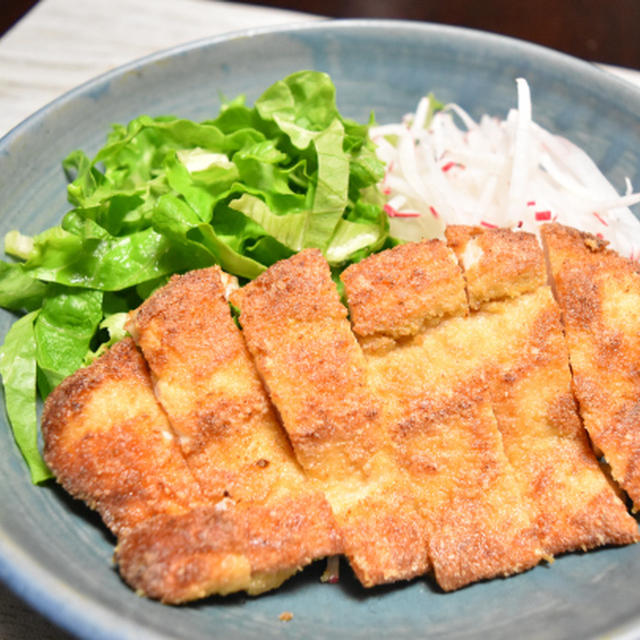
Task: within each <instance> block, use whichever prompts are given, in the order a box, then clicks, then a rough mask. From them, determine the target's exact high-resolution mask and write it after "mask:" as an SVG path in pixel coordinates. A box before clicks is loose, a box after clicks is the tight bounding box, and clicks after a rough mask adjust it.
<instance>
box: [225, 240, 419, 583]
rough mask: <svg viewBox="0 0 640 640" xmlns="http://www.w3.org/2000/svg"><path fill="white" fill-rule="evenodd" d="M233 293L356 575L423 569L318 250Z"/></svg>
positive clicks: (359, 361)
mask: <svg viewBox="0 0 640 640" xmlns="http://www.w3.org/2000/svg"><path fill="white" fill-rule="evenodd" d="M232 301H233V302H234V304H236V305H237V306H238V307H239V308H240V323H241V324H242V328H243V335H244V337H245V340H246V341H247V345H248V347H249V350H250V351H251V353H252V355H253V357H254V359H255V362H256V366H257V368H258V370H259V371H260V374H261V376H262V378H263V380H264V382H265V384H266V386H267V388H268V390H269V393H270V396H271V399H272V401H273V403H274V404H275V406H276V407H277V409H278V412H279V414H280V416H281V417H282V421H283V424H284V426H285V428H286V429H287V432H288V434H289V437H290V439H291V442H292V444H293V447H294V450H295V452H296V455H297V456H298V459H299V460H300V462H301V463H302V465H303V467H304V468H305V470H306V471H307V472H308V474H309V475H310V476H311V477H312V478H314V479H315V480H316V481H317V482H318V486H320V487H322V489H323V490H324V491H325V494H326V495H327V498H328V500H329V502H330V504H331V506H332V508H333V510H334V513H335V515H336V520H337V521H338V524H339V526H340V528H341V531H342V535H343V540H344V544H345V552H346V555H347V557H348V558H349V560H350V562H351V566H352V567H353V569H354V571H355V572H356V575H357V576H358V578H359V580H360V581H361V582H362V584H364V585H366V586H372V585H373V584H379V583H381V582H391V581H394V580H400V579H407V578H411V577H414V576H415V575H419V574H420V573H424V571H426V569H427V566H428V565H427V554H426V541H425V538H424V533H423V531H422V530H421V527H420V522H419V516H418V514H417V513H416V512H415V510H414V508H413V503H412V500H411V499H410V498H407V496H409V495H410V492H409V491H408V489H407V488H406V483H405V482H404V481H403V479H402V478H401V477H400V476H399V474H398V471H397V469H396V468H395V467H394V466H393V465H392V464H391V462H390V460H389V459H388V458H387V456H386V453H385V451H384V448H385V444H384V441H383V439H382V436H383V432H382V429H381V426H380V423H379V420H380V416H379V407H378V403H377V401H376V399H375V398H374V397H373V396H372V394H371V393H370V390H369V388H368V385H367V374H366V363H365V360H364V356H363V354H362V352H361V350H360V348H359V346H358V344H357V341H356V340H355V338H354V336H353V334H352V333H351V330H350V327H349V322H348V321H347V319H346V309H345V308H344V306H343V305H342V304H341V302H340V298H339V296H338V292H337V289H336V287H335V284H334V283H333V282H332V280H331V274H330V270H329V266H328V264H327V262H326V261H325V260H324V258H323V257H322V254H321V253H320V252H319V251H317V250H305V251H303V252H301V253H300V254H297V255H295V256H293V257H292V258H290V259H288V260H285V261H282V262H279V263H277V264H275V265H274V266H272V267H271V268H270V269H268V270H267V271H266V272H265V273H264V274H262V275H261V276H260V277H258V278H257V279H256V280H254V281H253V282H251V283H249V284H248V285H246V286H245V287H243V288H242V289H240V290H239V291H237V292H235V294H234V295H233V296H232ZM392 489H393V490H392Z"/></svg>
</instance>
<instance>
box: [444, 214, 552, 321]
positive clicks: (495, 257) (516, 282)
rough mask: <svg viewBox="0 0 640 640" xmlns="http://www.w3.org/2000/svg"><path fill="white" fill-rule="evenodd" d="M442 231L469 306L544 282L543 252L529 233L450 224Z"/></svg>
mask: <svg viewBox="0 0 640 640" xmlns="http://www.w3.org/2000/svg"><path fill="white" fill-rule="evenodd" d="M445 234H446V237H447V243H448V245H449V246H450V247H451V248H452V249H453V251H454V252H455V254H456V256H457V257H458V261H459V262H460V265H461V266H462V268H463V269H464V276H465V280H466V283H467V293H468V296H469V306H470V307H471V308H472V309H479V308H480V307H481V306H482V304H483V303H485V302H489V301H491V300H501V299H503V298H515V297H517V296H519V295H521V294H523V293H526V292H528V291H534V290H535V289H537V288H538V287H539V286H541V285H543V284H544V283H545V282H546V273H545V266H544V256H543V253H542V250H541V249H540V246H539V244H538V241H537V239H536V237H535V236H534V235H533V234H531V233H525V232H523V231H519V232H513V231H510V230H509V229H484V228H482V227H468V226H463V225H452V226H449V227H447V228H446V230H445Z"/></svg>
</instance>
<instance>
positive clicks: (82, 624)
mask: <svg viewBox="0 0 640 640" xmlns="http://www.w3.org/2000/svg"><path fill="white" fill-rule="evenodd" d="M353 28H355V29H401V30H402V31H405V32H412V33H415V34H422V36H423V37H425V38H428V37H432V36H434V35H438V36H441V35H444V34H453V35H455V37H462V38H465V39H466V40H467V41H468V42H476V43H477V42H487V41H489V42H491V43H492V44H495V45H498V46H500V47H511V48H515V49H516V50H517V52H518V53H519V54H522V55H525V56H530V57H531V58H537V59H539V60H541V61H542V63H544V62H545V61H551V62H552V63H553V65H554V66H557V65H560V67H561V68H562V69H563V70H571V71H573V72H574V73H578V74H580V75H582V76H586V77H590V78H591V79H593V80H594V81H599V82H605V83H607V84H611V83H613V84H615V85H617V89H618V90H619V91H621V92H622V93H623V94H626V95H627V96H628V97H629V98H630V99H632V100H637V101H638V103H639V104H640V88H638V87H636V86H634V85H632V84H631V83H629V82H627V81H625V80H624V79H622V78H619V77H617V76H615V75H613V74H611V73H609V72H608V71H606V70H605V69H602V68H600V67H598V66H597V65H596V64H595V63H592V62H588V61H586V60H583V59H580V58H578V57H575V56H572V55H571V54H567V53H564V52H561V51H558V50H555V49H552V48H550V47H547V46H545V45H540V44H536V43H533V42H529V41H525V40H521V39H518V38H515V37H513V36H507V35H503V34H499V33H494V32H491V31H485V30H478V29H472V28H469V27H462V26H456V25H446V24H440V23H432V22H424V21H412V20H402V19H381V18H341V19H333V18H322V17H320V18H319V19H316V20H306V21H293V22H292V21H288V22H284V23H281V24H275V25H267V26H264V27H251V28H246V29H236V30H233V31H229V32H226V33H224V34H219V35H213V36H205V37H202V38H198V39H195V40H190V41H187V42H184V43H182V44H178V45H174V46H171V47H167V48H165V49H161V50H159V51H155V52H153V53H150V54H147V55H144V56H141V57H138V58H135V59H133V60H131V61H129V62H127V63H124V64H121V65H118V66H116V67H114V68H113V69H109V70H108V71H105V72H103V73H100V74H98V75H96V76H95V77H92V78H90V79H89V80H87V81H85V82H83V83H81V84H79V85H77V86H75V87H73V88H71V89H70V90H68V91H66V92H64V93H62V94H61V95H60V96H58V97H56V98H55V99H53V100H51V101H50V102H48V103H46V104H45V105H43V106H41V107H40V108H38V109H37V110H36V111H34V112H33V113H32V114H30V115H29V116H28V117H26V118H25V119H24V120H22V121H21V122H19V123H18V124H16V125H15V126H13V127H12V128H11V129H10V130H9V131H7V132H6V133H5V134H4V135H3V136H2V137H1V138H0V153H2V152H3V150H4V149H5V148H6V147H8V146H10V145H11V144H12V143H13V142H14V141H15V140H17V139H18V138H19V137H20V136H21V135H24V134H26V133H28V131H29V130H30V128H31V127H33V126H34V125H37V124H38V123H39V122H42V121H44V120H45V119H46V118H47V117H48V116H49V114H51V113H55V112H56V110H58V109H59V108H61V107H63V106H64V105H65V104H67V103H69V102H70V101H73V100H75V99H76V98H79V97H81V96H84V95H86V94H87V93H90V92H92V91H95V90H96V89H99V88H100V87H104V86H106V85H108V84H109V83H110V82H111V81H112V80H114V79H117V78H119V77H121V76H122V75H124V74H126V73H128V72H130V71H133V70H138V69H140V68H142V67H147V66H151V65H154V64H156V63H158V62H161V61H163V60H166V59H169V58H173V57H175V56H179V55H182V54H184V53H189V52H192V51H196V50H198V49H202V48H208V47H214V46H216V45H219V44H224V43H227V42H230V41H233V40H239V39H249V38H258V37H263V36H269V35H286V34H288V33H291V34H295V33H300V32H309V31H333V30H336V29H339V30H347V29H353ZM2 404H3V406H4V400H3V401H2ZM25 478H26V481H28V477H27V475H25ZM34 489H38V487H36V486H34ZM0 581H2V582H3V583H4V585H5V586H6V587H7V588H8V589H9V590H10V591H12V592H13V593H14V594H15V595H16V596H17V597H18V598H20V599H22V600H23V601H25V602H26V603H27V604H28V605H29V606H31V607H32V608H33V609H34V610H36V611H37V612H39V613H40V614H41V615H42V616H43V617H45V618H46V619H47V620H49V621H51V622H52V623H53V624H55V625H57V626H58V627H60V629H62V630H65V631H66V632H69V633H71V634H74V635H77V636H78V637H82V638H84V637H90V638H95V639H96V640H110V639H114V638H118V639H121V638H137V637H140V636H139V634H140V632H144V634H145V638H149V639H150V640H156V639H157V640H166V639H167V638H169V637H170V636H169V635H165V634H158V633H156V631H154V630H150V629H149V628H148V627H141V626H140V624H139V623H137V622H135V621H133V620H126V619H123V618H120V617H118V615H117V613H115V612H114V610H113V609H112V608H110V607H108V606H106V605H104V604H102V603H101V602H98V601H95V600H94V599H91V598H87V597H84V596H83V594H81V593H79V592H78V591H75V590H74V589H73V588H72V586H71V585H69V584H68V583H67V582H66V581H64V580H62V579H60V578H58V577H57V576H56V575H54V574H51V573H50V572H49V571H47V570H46V569H45V568H44V567H42V566H40V564H39V562H38V561H37V559H36V558H35V557H34V556H32V555H30V554H28V553H25V552H23V551H22V550H21V549H20V548H18V547H17V546H16V545H15V544H14V543H13V542H12V540H11V539H10V538H9V537H8V536H7V535H6V532H5V531H4V530H2V529H0ZM79 596H80V597H81V598H82V600H81V602H82V607H80V606H77V605H78V602H79V600H78V597H79ZM70 602H71V603H73V606H69V603H70ZM639 629H640V603H639V605H638V611H637V613H636V614H635V615H633V616H630V617H629V618H628V619H627V620H626V621H625V622H624V623H622V624H621V625H619V626H617V627H615V628H613V629H610V630H609V631H607V632H606V633H607V636H608V637H612V638H614V637H615V638H618V639H619V640H627V639H628V640H630V639H631V638H636V637H637V633H638V630H639Z"/></svg>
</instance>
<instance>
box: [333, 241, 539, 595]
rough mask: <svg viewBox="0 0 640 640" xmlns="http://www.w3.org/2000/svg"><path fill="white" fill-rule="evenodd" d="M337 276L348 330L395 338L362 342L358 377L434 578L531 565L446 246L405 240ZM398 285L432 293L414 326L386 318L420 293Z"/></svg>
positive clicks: (458, 579)
mask: <svg viewBox="0 0 640 640" xmlns="http://www.w3.org/2000/svg"><path fill="white" fill-rule="evenodd" d="M443 273H445V274H449V279H448V280H443V278H442V274H443ZM382 274H385V275H384V278H382V277H381V275H382ZM342 280H343V282H344V285H345V291H346V295H347V299H348V302H349V308H350V310H351V314H352V318H354V328H355V330H356V332H357V333H359V331H363V329H362V327H366V332H367V333H366V334H365V335H362V334H360V335H359V337H361V338H365V339H366V338H367V336H368V335H372V334H374V333H378V334H384V335H387V336H390V337H391V336H394V337H397V336H398V335H401V336H402V339H399V340H398V341H397V342H395V343H394V344H395V346H393V348H388V346H386V347H385V348H383V349H369V351H368V353H367V360H368V366H369V380H370V384H371V386H372V389H373V391H374V394H375V395H376V397H378V398H380V399H381V401H382V405H383V415H384V422H385V424H386V425H387V434H388V438H389V440H390V442H391V443H392V444H393V451H394V455H395V460H396V462H397V464H398V465H400V466H401V467H402V468H403V469H404V470H405V471H406V472H407V473H408V474H409V476H410V478H411V483H412V487H413V489H414V493H415V499H416V502H417V504H418V505H419V507H420V510H421V514H422V518H423V522H424V527H425V531H426V532H427V534H428V539H429V554H430V559H431V562H432V564H433V568H434V572H435V577H436V579H437V581H438V583H439V584H440V586H441V587H442V588H443V589H445V590H452V589H457V588H460V587H462V586H464V585H466V584H469V583H471V582H474V581H477V580H481V579H485V578H491V577H494V576H499V575H508V574H511V573H515V572H518V571H522V570H525V569H527V568H530V567H531V566H533V565H535V564H537V563H538V562H539V560H540V557H541V556H540V552H539V550H538V545H537V540H536V539H535V537H534V536H532V535H531V531H530V521H529V518H528V515H527V512H526V510H525V508H524V503H523V501H522V497H521V493H520V490H519V487H518V485H517V483H516V481H515V478H514V475H513V470H512V468H511V465H510V464H509V461H508V460H507V458H506V456H505V454H504V450H503V447H502V439H501V437H500V432H499V431H498V428H497V424H496V420H495V417H494V415H493V412H492V408H491V397H490V392H489V389H488V386H487V383H486V380H485V378H484V374H483V370H482V366H481V363H479V362H478V357H477V353H475V352H477V351H479V350H481V349H482V347H483V345H482V343H480V344H475V345H472V346H471V347H469V345H468V343H467V341H466V340H464V339H461V337H460V336H461V334H464V332H465V331H467V330H468V323H469V320H468V318H466V317H465V315H466V313H467V311H468V308H467V302H466V295H465V292H464V282H463V279H462V274H461V272H460V269H459V267H458V266H457V264H456V260H455V256H454V255H453V254H452V253H451V252H450V251H449V250H448V249H447V247H446V245H445V244H444V243H442V242H440V241H428V242H421V243H411V244H407V245H404V246H399V247H396V248H394V249H391V250H388V251H383V252H381V253H379V254H376V255H372V256H370V257H368V258H366V259H365V260H363V261H362V262H360V263H358V264H355V265H352V266H350V267H348V268H347V269H346V270H345V272H344V273H343V274H342ZM396 287H397V288H396ZM374 289H375V290H376V293H375V294H371V293H370V292H371V291H372V290H374ZM400 293H402V294H404V295H407V296H409V295H410V296H416V297H417V298H418V299H419V300H432V301H433V302H432V303H431V304H429V305H425V306H424V308H423V309H422V310H421V311H418V312H417V313H416V314H415V316H414V322H413V330H414V332H415V335H413V336H407V335H406V333H405V332H404V331H403V332H402V333H400V332H398V331H397V329H396V327H397V326H403V325H404V326H406V324H405V321H404V319H403V317H402V310H403V308H404V306H405V305H406V304H410V305H412V306H413V308H414V309H418V306H419V302H417V301H415V300H412V301H411V302H408V301H406V300H405V297H404V295H400ZM373 301H375V303H374V304H372V302H373ZM434 308H436V309H438V311H437V312H436V313H435V314H434V313H433V309H434ZM440 309H446V311H443V312H441V311H440ZM430 317H432V318H435V319H439V322H437V323H435V322H429V319H430ZM395 318H397V320H394V319H395ZM470 350H471V353H469V351H470Z"/></svg>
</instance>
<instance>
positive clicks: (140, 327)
mask: <svg viewBox="0 0 640 640" xmlns="http://www.w3.org/2000/svg"><path fill="white" fill-rule="evenodd" d="M221 275H222V272H221V271H220V269H219V268H218V267H211V268H209V269H201V270H197V271H191V272H189V273H187V274H185V275H183V276H174V277H173V278H172V279H171V280H170V282H169V283H168V284H167V285H166V286H165V287H162V288H161V289H159V290H158V291H156V292H155V293H154V294H153V295H152V296H151V297H150V298H149V299H148V300H147V301H145V302H144V303H143V304H142V305H141V306H140V307H139V308H138V309H137V310H136V311H134V312H133V313H132V314H131V319H130V321H129V323H128V329H129V331H130V332H131V334H132V335H133V336H134V338H135V340H136V341H137V343H138V345H139V346H140V348H141V349H142V352H143V353H144V356H145V358H146V359H147V361H148V362H149V365H150V368H151V372H152V375H153V378H154V387H155V392H156V396H157V397H158V399H159V401H160V403H161V404H162V406H163V407H164V409H165V411H166V412H167V415H168V416H169V419H170V421H171V424H172V426H173V428H174V429H175V431H176V432H177V433H178V434H179V435H180V444H181V447H182V450H183V452H184V454H185V456H186V459H187V461H188V463H189V466H190V468H191V469H192V471H193V473H194V474H195V476H196V477H197V478H198V480H199V481H200V484H201V486H202V487H203V490H204V491H205V492H206V493H207V495H208V496H209V497H210V498H211V499H214V500H219V499H221V498H222V497H229V496H230V497H232V498H233V499H234V500H253V501H256V502H261V501H264V500H266V499H268V498H269V496H270V495H271V494H272V493H277V492H278V491H281V490H282V491H289V490H294V491H297V490H298V489H300V490H302V489H303V488H304V487H305V486H306V480H305V477H304V474H303V473H302V471H301V469H300V468H299V466H298V464H297V462H296V460H295V457H294V455H293V452H292V450H291V447H290V445H289V442H288V440H287V437H286V434H285V432H284V431H283V429H282V427H281V426H280V424H279V423H278V419H277V417H276V415H275V413H274V411H273V408H272V406H271V404H270V402H269V399H268V397H267V394H266V392H265V390H264V388H263V386H262V383H261V381H260V378H259V377H258V375H257V372H256V370H255V367H254V365H253V363H252V361H251V358H250V356H249V354H248V352H247V349H246V346H245V344H244V341H243V339H242V336H241V334H240V331H239V329H238V327H237V326H236V325H235V323H234V321H233V318H232V317H231V312H230V309H229V305H228V303H227V301H226V299H225V297H224V283H223V280H222V277H221Z"/></svg>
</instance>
